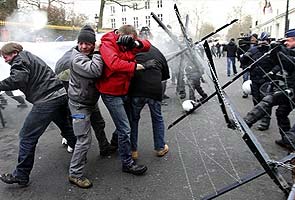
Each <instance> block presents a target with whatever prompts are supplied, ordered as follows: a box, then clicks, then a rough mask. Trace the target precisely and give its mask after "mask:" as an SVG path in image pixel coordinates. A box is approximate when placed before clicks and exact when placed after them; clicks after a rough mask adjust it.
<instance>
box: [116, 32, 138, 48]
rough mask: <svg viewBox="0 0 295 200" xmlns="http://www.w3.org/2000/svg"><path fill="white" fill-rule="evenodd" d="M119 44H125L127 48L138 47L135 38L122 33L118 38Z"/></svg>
mask: <svg viewBox="0 0 295 200" xmlns="http://www.w3.org/2000/svg"><path fill="white" fill-rule="evenodd" d="M117 44H119V45H122V46H125V47H126V48H127V49H132V48H134V47H136V43H135V40H134V38H133V37H132V36H130V35H121V36H120V37H119V39H118V40H117Z"/></svg>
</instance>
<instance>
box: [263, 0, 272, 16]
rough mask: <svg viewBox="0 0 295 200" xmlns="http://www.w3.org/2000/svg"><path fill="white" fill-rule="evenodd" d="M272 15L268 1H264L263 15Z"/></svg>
mask: <svg viewBox="0 0 295 200" xmlns="http://www.w3.org/2000/svg"><path fill="white" fill-rule="evenodd" d="M270 13H272V6H271V3H270V1H267V0H265V1H264V6H263V14H270Z"/></svg>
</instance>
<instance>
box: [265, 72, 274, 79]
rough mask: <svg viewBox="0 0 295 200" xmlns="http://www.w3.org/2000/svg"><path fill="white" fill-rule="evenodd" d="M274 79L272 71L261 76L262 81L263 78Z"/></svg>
mask: <svg viewBox="0 0 295 200" xmlns="http://www.w3.org/2000/svg"><path fill="white" fill-rule="evenodd" d="M274 77H275V74H274V73H273V72H272V71H270V72H268V73H266V74H264V75H263V76H262V78H264V79H265V78H269V79H273V78H274Z"/></svg>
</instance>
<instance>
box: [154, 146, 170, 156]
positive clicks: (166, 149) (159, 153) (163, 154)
mask: <svg viewBox="0 0 295 200" xmlns="http://www.w3.org/2000/svg"><path fill="white" fill-rule="evenodd" d="M168 151H169V147H168V145H167V144H165V146H164V149H162V150H159V151H157V156H158V157H162V156H165V155H166V153H168Z"/></svg>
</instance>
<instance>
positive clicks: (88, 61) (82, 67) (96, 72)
mask: <svg viewBox="0 0 295 200" xmlns="http://www.w3.org/2000/svg"><path fill="white" fill-rule="evenodd" d="M70 60H71V65H70V70H71V71H70V81H69V90H68V95H69V98H70V99H71V100H73V101H75V102H78V103H80V104H83V105H89V106H93V105H95V104H96V103H97V101H98V98H99V93H98V92H97V90H96V88H95V83H96V81H97V79H98V78H99V77H100V75H101V73H102V68H103V62H102V59H101V56H100V55H99V54H98V53H94V54H92V55H89V56H87V55H85V54H83V53H81V52H80V51H78V47H76V48H74V49H73V50H72V55H71V59H70Z"/></svg>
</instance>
